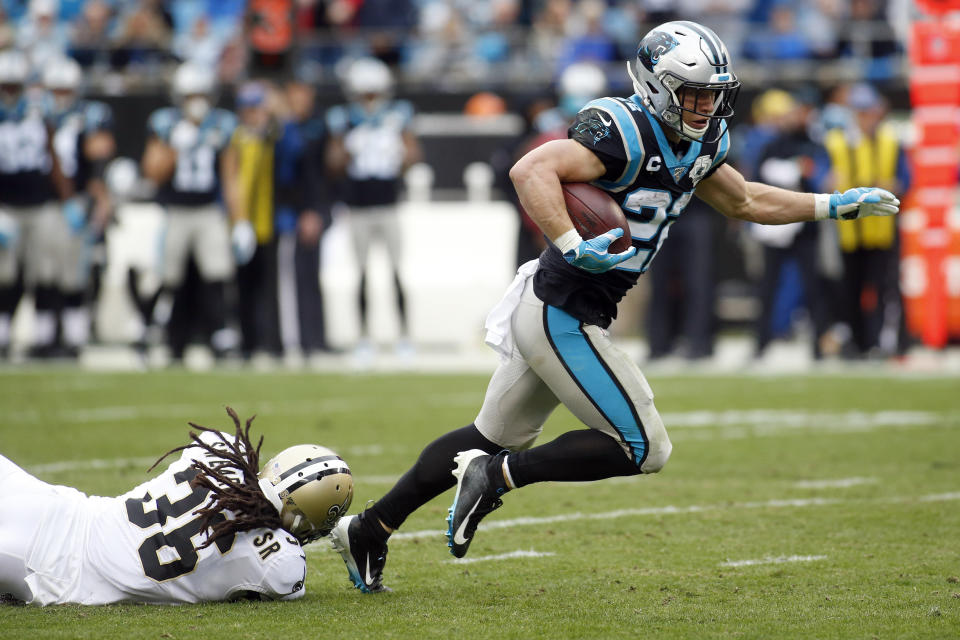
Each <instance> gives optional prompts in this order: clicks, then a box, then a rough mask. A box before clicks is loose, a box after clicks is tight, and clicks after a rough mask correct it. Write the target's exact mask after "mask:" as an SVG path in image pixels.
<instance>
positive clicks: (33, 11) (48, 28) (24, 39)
mask: <svg viewBox="0 0 960 640" xmlns="http://www.w3.org/2000/svg"><path fill="white" fill-rule="evenodd" d="M57 9H58V5H57V0H30V9H29V11H28V13H27V17H26V18H25V19H24V20H23V21H21V23H20V28H19V29H18V30H17V48H19V49H20V50H21V51H23V52H24V53H26V54H27V57H28V58H29V60H30V64H31V66H32V67H33V68H34V69H43V67H44V66H45V65H46V64H47V63H48V62H49V61H51V60H56V59H58V58H62V57H63V56H64V54H65V53H66V48H67V28H66V25H64V24H62V23H60V21H59V19H58V17H57Z"/></svg>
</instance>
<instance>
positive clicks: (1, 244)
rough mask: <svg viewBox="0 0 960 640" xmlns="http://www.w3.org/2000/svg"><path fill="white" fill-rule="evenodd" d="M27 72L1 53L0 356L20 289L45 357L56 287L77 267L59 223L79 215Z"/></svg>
mask: <svg viewBox="0 0 960 640" xmlns="http://www.w3.org/2000/svg"><path fill="white" fill-rule="evenodd" d="M29 71H30V70H29V67H28V63H27V59H26V57H25V56H24V55H23V54H22V53H21V52H19V51H15V50H12V49H8V50H4V51H0V355H2V353H5V352H7V351H8V350H9V347H10V333H11V320H12V317H13V313H14V311H15V310H16V308H17V305H18V304H19V302H20V297H21V295H22V294H23V291H24V289H25V288H26V290H29V291H32V292H33V296H34V305H35V308H36V316H35V321H34V326H33V346H32V347H31V353H32V354H34V355H37V356H46V355H50V353H51V350H52V348H53V345H54V340H55V338H56V332H57V309H58V307H59V288H60V285H61V283H62V282H63V281H64V279H65V278H66V277H68V276H69V277H76V268H77V266H76V265H72V267H73V269H67V266H66V261H65V260H63V259H62V258H63V255H64V252H65V247H66V246H67V245H68V244H69V240H68V232H67V231H66V225H65V224H64V217H66V218H67V219H68V220H73V219H77V218H80V219H82V218H83V215H84V214H83V212H82V211H76V207H75V203H74V201H72V200H69V199H68V198H69V196H70V195H71V192H72V190H71V185H70V184H69V182H68V181H67V180H66V179H65V178H64V176H63V174H62V172H61V171H60V162H59V158H58V156H57V154H56V153H54V152H53V136H52V125H51V122H50V121H49V115H50V114H49V109H48V106H49V105H46V104H44V102H43V101H42V100H41V101H38V100H32V99H30V98H28V97H27V95H26V94H25V92H24V89H25V84H26V81H27V78H28V75H29ZM65 269H66V270H65Z"/></svg>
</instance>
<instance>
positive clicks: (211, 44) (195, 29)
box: [172, 14, 223, 69]
mask: <svg viewBox="0 0 960 640" xmlns="http://www.w3.org/2000/svg"><path fill="white" fill-rule="evenodd" d="M222 49H223V41H222V40H221V38H220V36H219V34H217V33H214V31H213V30H212V29H211V27H210V18H209V17H207V16H206V15H203V14H201V15H199V16H197V17H196V19H195V20H194V21H193V26H192V27H191V28H190V30H189V31H186V32H184V33H180V34H178V35H177V36H176V37H174V39H173V45H172V51H173V54H174V55H175V56H176V57H177V58H179V59H180V60H181V61H183V62H191V63H193V64H198V65H201V66H204V67H207V68H210V69H216V68H217V67H218V66H219V63H220V52H221V50H222Z"/></svg>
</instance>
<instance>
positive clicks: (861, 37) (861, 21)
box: [838, 0, 900, 80]
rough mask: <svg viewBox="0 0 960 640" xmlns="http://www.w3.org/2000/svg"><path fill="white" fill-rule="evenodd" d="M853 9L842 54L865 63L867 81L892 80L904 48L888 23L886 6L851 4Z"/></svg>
mask: <svg viewBox="0 0 960 640" xmlns="http://www.w3.org/2000/svg"><path fill="white" fill-rule="evenodd" d="M849 6H850V15H849V18H848V21H847V22H846V24H845V25H844V27H843V30H842V32H841V37H840V42H839V43H838V49H839V52H840V53H841V54H842V55H845V56H855V57H857V58H860V59H863V60H865V61H866V66H865V67H864V68H863V69H862V72H863V73H864V74H865V77H866V79H868V80H884V79H886V78H889V77H890V76H891V75H892V74H893V73H894V71H895V70H896V68H895V61H896V54H898V53H899V51H900V46H899V44H898V42H897V38H896V36H895V35H894V33H893V29H892V28H891V26H890V24H889V22H887V19H886V15H885V9H886V2H881V1H880V0H851V1H850V5H849Z"/></svg>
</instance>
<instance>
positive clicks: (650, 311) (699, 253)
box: [647, 198, 718, 360]
mask: <svg viewBox="0 0 960 640" xmlns="http://www.w3.org/2000/svg"><path fill="white" fill-rule="evenodd" d="M717 226H718V224H717V216H716V212H714V210H713V209H711V208H710V207H709V206H708V205H707V204H705V203H704V202H703V201H702V200H699V199H697V198H694V199H693V200H691V201H690V204H689V205H688V206H687V208H686V209H685V210H684V212H683V215H682V216H680V218H679V219H678V220H677V221H676V222H675V223H674V224H673V226H672V227H671V228H670V242H665V243H664V244H663V247H661V249H660V253H658V254H657V260H656V263H655V264H653V265H652V266H651V267H650V270H649V275H648V277H649V278H650V303H649V306H648V307H647V342H648V345H649V355H648V357H649V359H650V360H657V359H659V358H664V357H668V356H680V357H683V358H687V359H689V360H699V359H702V358H709V357H710V356H712V355H713V345H714V338H715V329H716V319H715V316H714V306H715V304H714V302H715V299H716V270H717V269H716V262H715V259H714V237H715V233H716V229H717Z"/></svg>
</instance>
